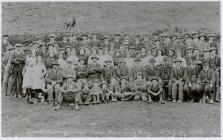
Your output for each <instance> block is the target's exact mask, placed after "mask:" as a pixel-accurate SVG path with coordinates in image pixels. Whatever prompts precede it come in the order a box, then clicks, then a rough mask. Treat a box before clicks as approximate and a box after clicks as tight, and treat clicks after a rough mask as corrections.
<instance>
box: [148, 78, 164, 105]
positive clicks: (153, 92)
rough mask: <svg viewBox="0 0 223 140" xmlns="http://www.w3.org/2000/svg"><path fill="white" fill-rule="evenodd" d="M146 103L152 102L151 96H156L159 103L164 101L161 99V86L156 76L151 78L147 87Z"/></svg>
mask: <svg viewBox="0 0 223 140" xmlns="http://www.w3.org/2000/svg"><path fill="white" fill-rule="evenodd" d="M147 92H148V93H147V96H148V101H147V102H148V103H153V98H155V97H158V98H159V102H160V103H161V104H165V103H166V102H165V101H164V100H163V87H162V85H160V84H159V80H158V79H157V78H156V77H152V78H151V84H150V85H149V86H148V89H147Z"/></svg>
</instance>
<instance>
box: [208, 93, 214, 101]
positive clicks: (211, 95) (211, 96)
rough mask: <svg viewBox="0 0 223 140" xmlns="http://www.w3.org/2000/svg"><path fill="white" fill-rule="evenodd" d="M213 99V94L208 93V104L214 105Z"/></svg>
mask: <svg viewBox="0 0 223 140" xmlns="http://www.w3.org/2000/svg"><path fill="white" fill-rule="evenodd" d="M213 98H214V94H213V93H210V101H209V103H210V104H213V103H214V100H213Z"/></svg>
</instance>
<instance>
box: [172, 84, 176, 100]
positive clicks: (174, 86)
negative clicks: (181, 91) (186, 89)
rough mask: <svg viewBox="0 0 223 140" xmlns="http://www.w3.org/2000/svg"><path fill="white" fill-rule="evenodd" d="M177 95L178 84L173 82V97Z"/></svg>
mask: <svg viewBox="0 0 223 140" xmlns="http://www.w3.org/2000/svg"><path fill="white" fill-rule="evenodd" d="M176 97H177V84H176V83H173V84H172V98H173V99H176Z"/></svg>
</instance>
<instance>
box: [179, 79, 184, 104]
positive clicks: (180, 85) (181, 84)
mask: <svg viewBox="0 0 223 140" xmlns="http://www.w3.org/2000/svg"><path fill="white" fill-rule="evenodd" d="M183 86H184V83H183V82H181V83H180V84H179V99H180V100H182V101H183V96H184V95H183Z"/></svg>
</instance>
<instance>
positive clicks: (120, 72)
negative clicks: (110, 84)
mask: <svg viewBox="0 0 223 140" xmlns="http://www.w3.org/2000/svg"><path fill="white" fill-rule="evenodd" d="M114 75H115V76H116V77H117V78H120V77H128V76H129V69H128V68H127V66H126V64H125V60H124V58H120V59H119V62H118V67H116V68H115V69H114Z"/></svg>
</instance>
